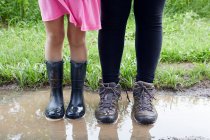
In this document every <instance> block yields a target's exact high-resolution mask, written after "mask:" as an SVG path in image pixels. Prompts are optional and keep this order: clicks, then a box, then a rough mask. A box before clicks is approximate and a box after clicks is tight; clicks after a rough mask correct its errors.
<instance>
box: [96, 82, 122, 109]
mask: <svg viewBox="0 0 210 140" xmlns="http://www.w3.org/2000/svg"><path fill="white" fill-rule="evenodd" d="M102 88H103V90H102V91H100V93H99V95H100V103H99V109H100V110H104V109H108V110H113V109H114V108H115V106H116V104H117V100H118V99H121V95H120V91H119V90H117V88H116V87H110V86H107V87H106V86H104V85H103V87H102Z"/></svg>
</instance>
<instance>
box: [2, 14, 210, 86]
mask: <svg viewBox="0 0 210 140" xmlns="http://www.w3.org/2000/svg"><path fill="white" fill-rule="evenodd" d="M209 25H210V20H209V19H207V18H199V17H198V16H197V15H196V14H195V13H193V12H189V13H186V14H175V15H174V16H170V17H169V16H165V18H164V39H163V49H162V52H161V58H160V63H161V64H163V65H165V64H167V65H166V66H165V67H162V66H159V67H158V69H157V72H156V79H155V85H156V86H157V87H159V88H175V89H176V88H181V87H189V86H191V85H193V84H195V83H197V82H199V81H201V80H210V64H209V61H210V28H209V27H210V26H209ZM134 31H135V25H134V20H133V17H132V16H131V17H130V19H129V21H128V26H127V33H126V40H125V51H124V54H123V55H124V57H123V60H122V65H121V77H122V79H124V80H123V81H122V86H123V87H124V88H131V86H132V84H133V80H134V78H135V74H136V61H135V50H134V35H135V33H134ZM44 42H45V31H44V26H43V24H42V23H41V22H39V23H38V24H25V22H19V24H18V25H16V26H15V27H8V28H1V29H0V56H1V57H0V85H4V84H10V83H17V84H18V85H19V86H20V87H40V86H43V85H46V84H47V75H46V69H45V63H44V54H43V52H44V47H43V46H44ZM87 42H88V43H87V44H88V49H89V65H88V70H87V78H86V79H87V80H86V85H87V86H89V87H91V88H92V89H96V88H97V87H98V81H99V79H100V78H101V67H100V63H99V57H98V49H97V32H89V33H88V37H87ZM63 59H64V61H65V63H64V67H65V70H64V77H65V78H64V84H65V85H69V84H70V78H69V73H70V71H69V50H68V43H67V41H66V40H65V43H64V57H63ZM170 63H193V64H194V67H192V68H189V69H186V70H185V69H183V68H182V67H175V66H170V65H168V64H170Z"/></svg>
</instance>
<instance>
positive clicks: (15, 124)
mask: <svg viewBox="0 0 210 140" xmlns="http://www.w3.org/2000/svg"><path fill="white" fill-rule="evenodd" d="M64 93H65V94H64V96H65V105H66V106H67V104H68V101H69V95H68V94H69V91H65V92H64ZM130 96H131V94H130ZM48 98H49V93H48V91H39V92H33V93H32V92H30V93H29V92H27V93H22V95H20V94H17V95H15V93H14V94H13V95H12V96H10V95H7V94H3V95H1V94H0V99H1V100H0V132H1V133H0V139H17V140H18V139H53V140H60V139H67V140H97V139H100V140H118V139H119V140H124V139H126V140H127V139H131V140H139V139H142V140H150V139H160V138H168V137H178V138H180V137H181V138H183V137H185V136H194V137H197V136H198V137H199V136H203V137H205V138H210V121H209V118H210V109H209V106H210V99H208V98H195V97H181V96H162V95H161V96H157V100H156V102H155V105H156V108H157V110H158V113H159V117H158V120H157V123H155V124H154V125H149V126H145V125H139V124H137V123H136V122H135V121H134V120H132V118H131V110H132V102H131V103H129V102H127V100H126V96H125V95H123V97H122V98H123V100H122V101H120V103H119V107H120V111H119V114H120V117H119V119H118V121H117V122H116V123H115V124H111V125H104V124H99V123H98V122H97V121H96V119H95V116H94V111H95V108H96V106H97V103H98V100H99V97H98V95H97V94H93V93H85V99H86V108H87V112H86V115H85V117H84V118H82V119H78V120H67V119H64V120H62V121H57V122H49V121H47V120H46V119H45V117H44V115H43V114H44V113H43V112H44V109H45V106H46V105H47V103H48Z"/></svg>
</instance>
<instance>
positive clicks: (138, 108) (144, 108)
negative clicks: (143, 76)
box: [132, 81, 158, 124]
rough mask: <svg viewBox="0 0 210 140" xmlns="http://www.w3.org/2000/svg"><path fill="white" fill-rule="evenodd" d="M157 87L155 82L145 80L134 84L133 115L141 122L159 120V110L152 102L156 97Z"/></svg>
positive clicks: (149, 122)
mask: <svg viewBox="0 0 210 140" xmlns="http://www.w3.org/2000/svg"><path fill="white" fill-rule="evenodd" d="M154 92H155V87H154V86H153V84H150V83H146V82H143V81H138V82H135V84H134V91H133V97H134V105H133V110H132V112H133V117H134V119H135V120H136V121H137V122H138V123H141V124H153V123H155V121H156V120H157V116H158V114H157V111H156V109H155V107H154V105H153V104H152V101H153V99H155V98H154Z"/></svg>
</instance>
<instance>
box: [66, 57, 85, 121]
mask: <svg viewBox="0 0 210 140" xmlns="http://www.w3.org/2000/svg"><path fill="white" fill-rule="evenodd" d="M86 67H87V62H86V61H85V62H81V63H77V62H75V61H73V60H71V86H72V89H71V99H70V103H69V105H68V108H67V110H66V118H69V119H78V118H81V117H83V116H84V115H85V104H84V96H83V89H84V82H85V76H86Z"/></svg>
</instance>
